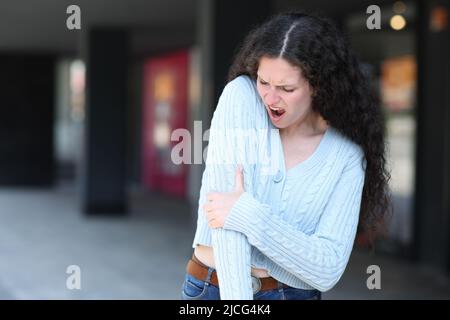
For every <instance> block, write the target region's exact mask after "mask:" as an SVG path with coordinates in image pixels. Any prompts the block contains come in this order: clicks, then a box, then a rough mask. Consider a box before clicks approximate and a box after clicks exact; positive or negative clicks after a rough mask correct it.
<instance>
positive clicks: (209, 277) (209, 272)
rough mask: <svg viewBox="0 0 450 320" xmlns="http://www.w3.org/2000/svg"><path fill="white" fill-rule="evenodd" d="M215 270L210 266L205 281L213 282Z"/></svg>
mask: <svg viewBox="0 0 450 320" xmlns="http://www.w3.org/2000/svg"><path fill="white" fill-rule="evenodd" d="M213 272H214V269H213V268H210V267H208V275H207V276H206V279H205V282H208V283H211V275H212V273H213Z"/></svg>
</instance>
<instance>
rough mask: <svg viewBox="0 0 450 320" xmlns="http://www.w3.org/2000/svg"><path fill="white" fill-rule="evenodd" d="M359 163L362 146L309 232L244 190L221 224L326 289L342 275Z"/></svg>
mask: <svg viewBox="0 0 450 320" xmlns="http://www.w3.org/2000/svg"><path fill="white" fill-rule="evenodd" d="M362 161H363V154H362V151H361V150H359V152H357V155H356V156H353V157H350V159H349V161H348V163H347V164H346V166H345V167H344V169H343V171H342V174H341V176H340V177H339V180H338V182H337V185H336V187H335V188H334V190H333V192H332V194H331V196H330V198H329V199H328V201H327V202H326V205H325V207H324V211H323V213H322V214H321V217H320V220H319V222H318V224H317V226H316V229H315V232H314V233H313V234H306V233H304V232H302V231H299V230H297V229H296V227H295V226H294V225H292V224H288V223H287V222H286V221H284V220H283V219H282V218H281V217H279V216H278V215H274V214H271V208H270V206H268V205H266V204H261V203H260V202H259V201H257V200H256V199H255V198H254V197H253V196H252V195H250V194H248V193H244V194H242V195H241V197H240V198H239V200H238V201H237V202H236V203H235V205H234V206H233V208H232V210H231V212H230V215H229V216H228V217H227V219H226V221H225V225H224V228H225V229H228V230H234V231H238V232H242V233H243V234H245V235H246V236H247V238H248V241H249V242H250V244H251V245H253V246H255V247H257V248H258V249H259V250H260V251H261V252H262V253H263V254H264V255H266V256H267V257H268V258H270V259H271V260H273V261H274V262H275V263H276V264H278V265H279V266H280V267H282V268H283V269H285V270H286V271H288V272H290V273H291V274H293V275H294V276H296V277H298V278H300V279H301V280H303V281H304V282H306V283H307V284H309V285H310V286H312V287H314V288H317V289H318V290H320V291H327V290H329V289H331V288H332V287H333V286H334V285H335V284H336V283H337V281H338V280H339V279H340V277H341V276H342V274H343V273H344V270H345V267H346V265H347V262H348V259H349V257H350V253H351V250H352V247H353V242H354V239H355V235H356V228H357V225H358V220H359V211H360V204H361V197H362V190H363V185H364V176H365V172H364V169H363V167H362ZM319 201H321V200H319Z"/></svg>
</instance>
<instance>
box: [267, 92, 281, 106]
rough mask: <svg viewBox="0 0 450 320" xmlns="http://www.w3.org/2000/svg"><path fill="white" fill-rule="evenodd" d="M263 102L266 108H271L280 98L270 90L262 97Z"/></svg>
mask: <svg viewBox="0 0 450 320" xmlns="http://www.w3.org/2000/svg"><path fill="white" fill-rule="evenodd" d="M264 101H265V102H266V105H267V106H273V105H276V104H277V103H278V102H279V101H280V97H279V96H278V94H277V93H276V91H275V90H273V89H272V88H271V89H269V90H267V93H266V95H265V96H264Z"/></svg>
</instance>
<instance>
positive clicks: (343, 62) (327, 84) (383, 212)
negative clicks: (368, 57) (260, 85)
mask: <svg viewBox="0 0 450 320" xmlns="http://www.w3.org/2000/svg"><path fill="white" fill-rule="evenodd" d="M262 57H268V58H277V57H281V58H283V59H285V60H286V61H288V62H289V63H290V64H292V65H293V66H298V67H300V69H301V71H302V74H303V76H304V77H305V78H306V79H307V80H308V81H309V84H310V85H311V87H312V88H313V96H312V106H311V107H312V110H313V111H315V112H318V113H319V114H320V115H321V116H322V117H323V118H324V119H325V120H326V121H328V123H329V124H330V125H331V126H332V127H334V128H336V129H337V130H338V131H339V132H341V133H342V134H343V135H344V136H346V137H348V138H349V139H350V140H352V141H354V142H355V143H357V144H358V145H359V146H361V148H362V149H363V151H364V157H365V160H366V167H365V182H364V188H363V194H362V202H361V211H360V215H359V225H358V230H359V231H364V232H366V235H368V236H369V243H370V244H372V245H373V240H374V239H375V236H376V235H377V234H378V233H379V232H380V231H384V230H385V229H384V227H385V218H386V217H387V216H388V215H390V213H391V212H390V211H391V201H390V194H389V187H388V181H389V180H390V173H389V172H388V170H387V169H386V158H385V141H384V114H383V112H382V110H381V108H380V105H379V103H378V101H377V99H376V98H375V97H376V96H375V94H373V92H372V90H371V88H370V85H369V81H368V79H367V78H366V77H365V76H364V74H363V72H362V69H361V65H360V63H359V62H358V60H357V59H356V57H355V55H354V54H353V53H352V52H351V51H350V46H349V44H348V41H347V39H346V38H345V37H344V35H343V34H342V33H341V32H340V31H339V30H338V29H337V27H336V26H335V25H334V24H333V23H332V22H331V21H330V20H328V19H326V18H323V17H319V16H315V15H310V14H305V13H296V12H295V13H284V14H278V15H276V16H274V17H272V18H271V19H270V20H268V21H267V22H265V23H263V24H262V25H260V26H258V27H256V28H255V29H253V30H252V31H251V32H250V33H249V35H248V36H247V37H246V38H245V40H244V42H243V45H242V47H240V49H239V51H238V53H237V55H236V57H235V60H234V62H233V64H232V65H231V67H230V70H229V76H228V81H231V80H233V79H234V78H236V77H238V76H240V75H247V76H249V77H251V78H252V79H254V80H255V81H256V79H257V74H256V73H257V70H258V66H259V61H260V59H261V58H262Z"/></svg>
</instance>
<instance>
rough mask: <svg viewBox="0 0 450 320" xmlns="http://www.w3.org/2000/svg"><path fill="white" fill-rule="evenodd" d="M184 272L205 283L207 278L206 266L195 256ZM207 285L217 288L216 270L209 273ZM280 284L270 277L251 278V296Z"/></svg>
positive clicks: (275, 287) (283, 285)
mask: <svg viewBox="0 0 450 320" xmlns="http://www.w3.org/2000/svg"><path fill="white" fill-rule="evenodd" d="M186 272H187V273H188V274H190V275H192V276H194V277H196V278H197V279H199V280H202V281H206V279H207V278H208V266H206V265H205V264H203V263H202V262H201V261H200V260H198V259H197V257H196V256H195V255H193V256H192V258H191V259H190V260H189V262H188V264H187V267H186ZM209 283H211V284H213V285H215V286H216V287H218V286H219V280H218V279H217V273H216V270H214V271H213V272H212V273H211V278H210V280H209ZM280 284H281V283H280ZM280 284H279V282H278V281H277V280H276V279H275V278H272V277H266V278H257V277H254V276H252V287H253V294H255V293H257V292H259V291H261V290H263V291H264V290H273V289H277V288H278V287H279V285H280ZM281 286H282V287H288V286H287V285H285V284H281Z"/></svg>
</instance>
